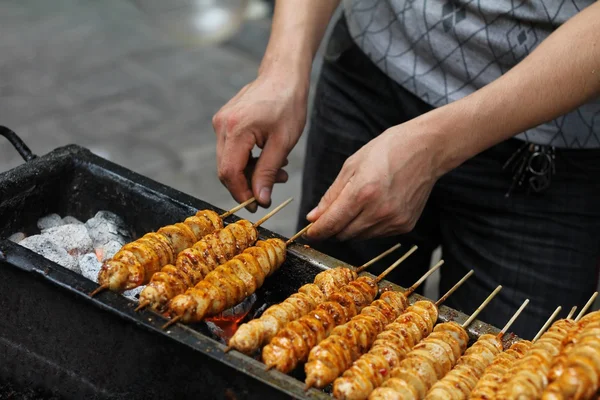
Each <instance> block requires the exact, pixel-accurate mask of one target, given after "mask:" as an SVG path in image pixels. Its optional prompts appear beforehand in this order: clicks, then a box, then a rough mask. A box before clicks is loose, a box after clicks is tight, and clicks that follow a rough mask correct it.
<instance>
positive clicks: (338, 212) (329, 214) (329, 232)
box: [306, 179, 363, 240]
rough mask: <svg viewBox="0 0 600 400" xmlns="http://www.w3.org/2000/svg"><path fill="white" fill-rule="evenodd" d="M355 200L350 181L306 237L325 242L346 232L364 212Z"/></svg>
mask: <svg viewBox="0 0 600 400" xmlns="http://www.w3.org/2000/svg"><path fill="white" fill-rule="evenodd" d="M355 198H356V190H355V188H354V187H353V185H352V180H351V179H350V180H348V181H346V185H345V186H344V188H343V189H342V190H341V192H340V193H339V196H338V197H337V198H336V199H335V200H333V203H331V205H330V206H329V207H328V208H327V210H326V211H325V212H324V213H323V214H322V215H321V216H320V217H319V218H318V219H317V220H316V221H315V222H314V224H313V226H311V227H310V229H309V230H308V231H307V233H306V236H308V237H309V238H311V239H314V240H323V239H327V238H329V237H332V236H335V235H337V234H338V233H339V232H341V231H342V230H344V228H346V226H348V224H350V222H352V220H353V219H354V218H356V217H357V216H358V215H359V214H360V212H361V211H362V208H363V207H362V205H361V204H358V203H357V202H356V201H355Z"/></svg>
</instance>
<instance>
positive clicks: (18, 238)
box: [8, 232, 27, 243]
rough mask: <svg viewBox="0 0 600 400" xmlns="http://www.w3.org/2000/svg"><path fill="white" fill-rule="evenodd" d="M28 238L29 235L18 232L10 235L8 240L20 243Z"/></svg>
mask: <svg viewBox="0 0 600 400" xmlns="http://www.w3.org/2000/svg"><path fill="white" fill-rule="evenodd" d="M26 237H27V235H25V234H24V233H23V232H17V233H13V234H12V235H10V236H9V237H8V240H10V241H11V242H15V243H19V242H20V241H21V240H23V239H25V238H26Z"/></svg>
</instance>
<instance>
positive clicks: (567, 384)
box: [541, 311, 600, 400]
mask: <svg viewBox="0 0 600 400" xmlns="http://www.w3.org/2000/svg"><path fill="white" fill-rule="evenodd" d="M579 316H583V314H581V313H580V315H579ZM576 330H577V332H576V333H575V335H574V336H575V338H574V340H573V341H571V342H568V344H567V346H568V347H569V351H568V352H567V353H566V354H565V355H564V357H561V359H560V363H559V366H560V370H559V371H558V372H560V373H559V374H557V375H556V374H555V376H554V377H553V376H552V374H551V375H550V376H549V380H550V384H549V385H548V387H546V389H545V390H544V392H543V393H542V396H541V399H542V400H562V399H582V400H587V399H592V398H597V394H598V390H599V389H600V311H595V312H592V313H590V314H589V315H587V316H585V317H584V318H582V319H581V320H580V321H579V323H578V324H577V329H576ZM555 367H556V366H555ZM554 372H556V371H554Z"/></svg>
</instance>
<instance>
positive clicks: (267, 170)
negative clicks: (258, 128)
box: [252, 138, 289, 207]
mask: <svg viewBox="0 0 600 400" xmlns="http://www.w3.org/2000/svg"><path fill="white" fill-rule="evenodd" d="M273 139H274V138H273ZM273 139H271V140H268V141H267V142H266V143H265V147H264V148H263V150H262V152H261V154H260V156H259V157H258V161H257V162H256V168H255V169H254V173H253V174H252V191H253V192H254V195H255V196H256V198H257V199H258V202H259V203H260V204H261V205H262V206H263V207H268V206H270V205H271V192H272V191H273V185H274V184H275V181H276V180H277V178H278V172H279V170H280V169H281V167H283V166H284V164H285V162H286V159H287V156H288V153H289V152H288V151H287V150H286V149H285V147H284V146H282V145H281V144H280V143H278V141H277V140H273Z"/></svg>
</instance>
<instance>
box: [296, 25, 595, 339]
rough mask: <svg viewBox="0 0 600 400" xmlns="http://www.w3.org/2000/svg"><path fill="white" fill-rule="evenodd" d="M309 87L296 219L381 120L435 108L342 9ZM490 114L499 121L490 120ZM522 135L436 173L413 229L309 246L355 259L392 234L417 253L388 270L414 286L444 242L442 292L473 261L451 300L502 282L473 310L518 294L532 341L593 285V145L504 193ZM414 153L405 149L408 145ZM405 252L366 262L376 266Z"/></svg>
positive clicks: (560, 154) (509, 301)
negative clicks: (547, 174)
mask: <svg viewBox="0 0 600 400" xmlns="http://www.w3.org/2000/svg"><path fill="white" fill-rule="evenodd" d="M326 53H327V54H326V55H325V61H324V65H323V67H322V72H321V76H320V79H319V82H318V87H317V92H316V95H315V97H314V99H315V100H314V107H313V112H312V115H311V119H310V130H309V133H308V135H309V137H308V146H307V153H306V161H305V165H304V175H303V185H302V202H301V209H300V217H299V221H298V224H299V228H301V227H304V226H305V225H306V219H305V216H306V214H307V213H308V212H309V211H310V210H311V209H312V208H313V207H315V206H316V205H317V204H318V202H319V200H320V199H321V197H322V196H323V195H324V193H325V192H326V191H327V189H328V188H329V186H330V185H331V184H332V183H333V181H334V180H335V178H336V177H337V174H338V173H339V171H340V170H341V168H342V165H343V163H344V161H345V160H346V159H347V158H348V157H349V156H350V155H352V154H353V153H355V152H356V151H357V150H359V149H360V148H361V147H362V146H363V145H365V144H366V143H368V142H369V141H370V140H372V139H374V138H376V137H377V136H378V135H379V134H380V133H381V132H383V131H385V130H386V129H387V128H389V127H391V126H394V125H397V124H400V123H403V122H405V121H407V120H410V119H412V118H415V117H417V116H418V115H420V114H423V113H425V112H427V111H429V110H430V109H431V106H429V105H428V104H426V103H425V102H423V101H421V100H420V99H418V98H416V97H415V96H413V95H412V94H411V93H409V92H408V91H407V90H405V89H404V88H402V87H401V86H399V85H398V84H397V83H395V82H394V81H392V80H391V79H390V78H388V77H387V76H386V75H385V74H383V73H382V72H381V71H380V70H379V69H378V68H377V67H376V66H375V65H374V64H373V63H372V62H371V61H370V60H369V59H368V57H367V56H366V55H365V54H363V53H362V52H361V50H360V49H359V48H358V47H357V46H356V45H355V44H354V43H353V42H352V39H351V38H350V37H349V35H348V33H347V30H346V25H345V21H344V20H343V19H342V20H341V21H340V22H339V23H338V24H337V26H336V28H335V29H334V31H333V33H332V36H331V38H330V41H329V43H328V48H327V51H326ZM490 123H494V122H493V121H490ZM522 144H523V142H521V141H519V140H517V139H511V140H508V141H505V142H503V143H501V144H499V145H497V146H495V147H493V148H491V149H489V150H487V151H484V152H482V153H481V154H479V155H477V156H476V157H474V158H472V159H470V160H469V161H467V162H465V163H464V164H463V165H461V166H460V167H458V168H456V169H455V170H453V171H452V172H450V173H448V174H447V175H445V176H444V177H442V178H441V179H440V180H439V181H438V182H437V184H436V185H435V187H434V190H433V192H432V194H431V196H430V198H429V201H428V203H427V206H426V208H425V211H424V213H423V215H422V217H421V219H420V220H419V222H418V224H417V226H416V228H415V229H414V230H413V231H412V232H411V233H409V234H406V235H402V236H397V237H391V238H380V239H373V240H367V241H361V242H356V241H349V242H337V241H335V240H329V241H325V242H320V243H311V245H312V246H313V247H314V248H316V249H318V250H320V251H322V252H324V253H326V254H329V255H331V256H333V257H335V258H338V259H340V260H342V261H345V262H348V263H350V264H352V265H360V264H362V263H364V262H366V261H367V260H369V259H371V258H372V257H374V256H376V255H377V254H379V253H381V252H382V251H384V250H385V249H387V248H388V247H391V246H392V245H394V244H395V243H398V242H400V243H402V245H403V249H404V251H407V250H408V249H409V248H410V246H412V245H413V244H417V245H418V246H419V250H417V252H415V253H414V254H413V255H412V256H411V257H409V259H408V260H407V261H406V262H405V264H404V265H402V266H401V267H399V268H398V269H397V270H396V271H394V273H392V274H391V275H390V276H389V280H390V281H392V282H395V283H397V284H399V285H402V286H404V287H408V286H410V285H412V284H413V283H414V282H415V281H416V280H417V279H418V278H419V277H420V276H421V275H422V274H423V273H424V271H426V270H427V268H428V267H429V264H430V259H431V253H432V251H433V250H434V249H435V248H436V247H437V246H439V245H441V247H442V253H443V259H444V261H445V264H444V265H443V266H442V268H441V283H440V293H444V292H445V291H447V290H448V289H449V288H450V287H452V285H454V283H456V282H457V281H458V280H459V279H460V278H461V277H462V276H463V275H465V274H466V273H467V272H468V271H469V270H470V269H473V270H474V271H475V274H474V275H473V276H472V277H471V278H470V279H469V280H468V281H467V282H466V283H465V284H464V285H463V286H462V288H461V289H460V290H458V291H457V292H455V293H454V294H453V295H452V296H451V297H450V298H449V299H448V300H447V302H446V305H448V306H450V307H453V308H455V309H458V310H461V311H463V312H465V313H467V314H469V313H471V312H473V311H474V310H475V309H476V308H477V306H478V305H479V304H480V303H481V302H482V301H483V300H484V299H485V298H486V297H487V296H488V295H489V294H490V293H491V292H492V291H493V290H494V288H495V287H496V286H497V285H503V290H502V291H501V292H500V294H499V295H498V296H496V298H495V299H494V300H493V301H492V302H491V303H490V304H489V306H488V307H487V308H486V309H485V310H484V311H483V312H482V313H481V314H480V316H479V319H481V320H482V321H485V322H487V323H491V324H493V325H495V326H497V327H501V326H503V325H504V324H505V323H506V322H507V321H508V319H509V318H510V317H511V315H512V314H513V313H514V312H515V311H516V309H517V308H518V307H519V306H520V305H521V303H522V302H523V301H524V300H525V299H526V298H529V299H530V303H529V306H528V307H527V308H526V310H525V312H524V313H523V314H521V317H520V318H519V319H518V320H517V321H516V322H515V324H514V325H513V328H512V329H511V330H512V331H513V332H515V333H517V334H518V335H520V336H522V337H524V338H529V339H531V338H532V337H533V335H534V334H535V332H537V330H538V329H539V328H540V327H541V326H542V325H543V323H544V322H545V320H546V319H547V318H548V317H549V316H550V314H551V313H552V312H553V310H554V309H555V308H556V307H557V306H559V305H560V306H562V307H563V311H562V313H561V315H562V316H564V315H566V313H567V312H568V310H569V309H570V308H571V307H572V306H574V305H577V306H579V307H582V306H583V305H584V304H585V302H586V301H587V300H588V298H589V297H590V295H591V294H592V293H593V292H594V290H595V288H596V284H597V281H598V269H599V264H600V263H599V261H600V150H560V149H557V153H556V164H555V165H556V174H555V176H554V177H553V179H552V183H551V185H550V187H549V188H548V189H547V190H546V191H544V192H542V193H533V192H528V191H525V190H518V191H515V192H513V193H512V194H511V196H510V197H508V198H506V197H505V194H506V192H507V190H508V188H509V187H510V183H511V178H512V175H511V174H510V173H507V172H506V171H504V170H503V169H502V166H503V164H504V163H505V162H506V160H507V159H508V158H509V157H510V156H511V154H513V153H514V152H515V151H516V150H517V149H518V148H519V147H520V146H521V145H522ZM407 151H410V149H407ZM400 254H401V252H400V251H398V253H397V254H395V256H394V257H392V256H389V257H388V258H387V259H385V260H384V261H382V262H379V263H378V264H377V265H375V266H373V267H372V268H371V269H370V272H372V273H374V274H376V273H378V272H381V271H382V270H383V269H384V268H385V267H386V266H387V265H389V264H391V263H392V262H393V261H394V259H395V258H396V257H398V256H399V255H400Z"/></svg>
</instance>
